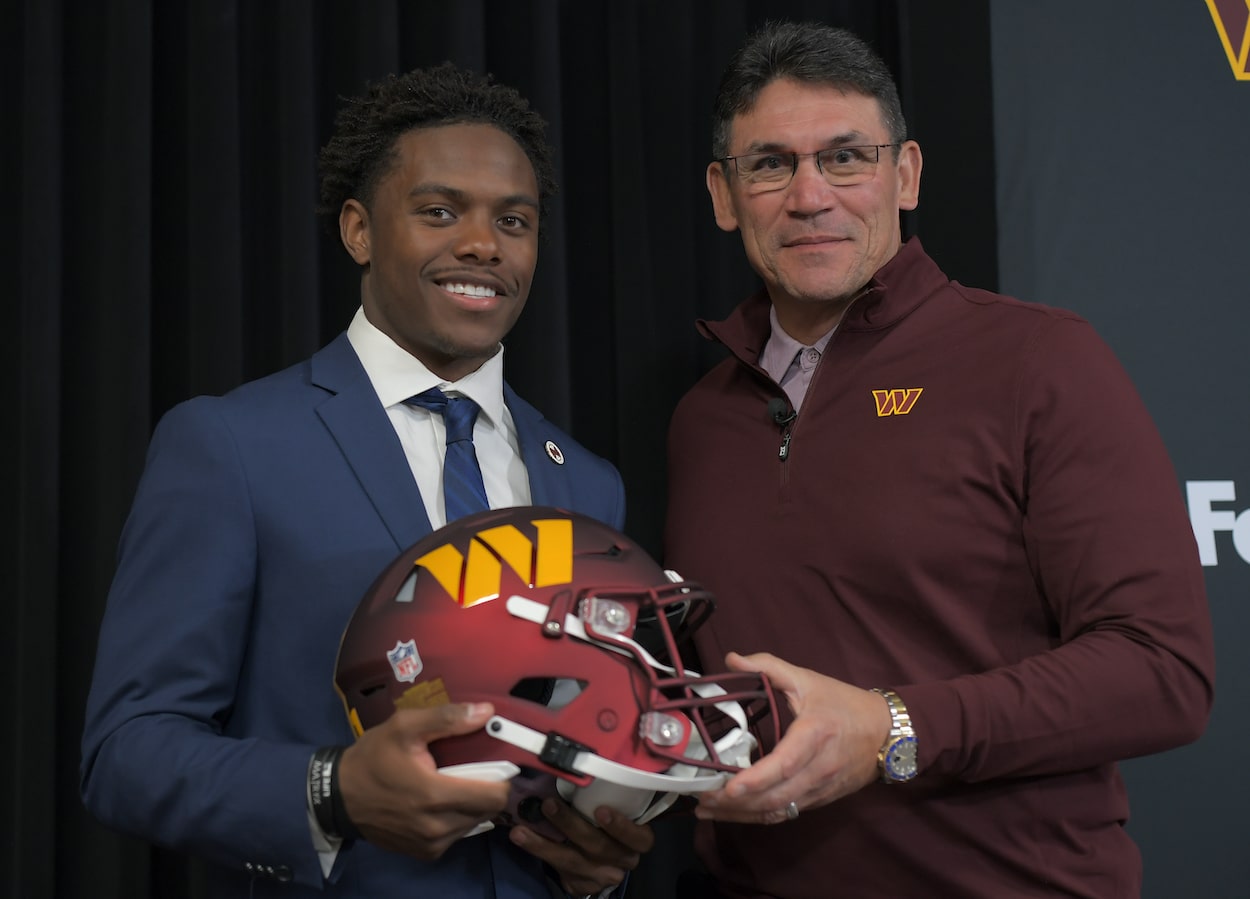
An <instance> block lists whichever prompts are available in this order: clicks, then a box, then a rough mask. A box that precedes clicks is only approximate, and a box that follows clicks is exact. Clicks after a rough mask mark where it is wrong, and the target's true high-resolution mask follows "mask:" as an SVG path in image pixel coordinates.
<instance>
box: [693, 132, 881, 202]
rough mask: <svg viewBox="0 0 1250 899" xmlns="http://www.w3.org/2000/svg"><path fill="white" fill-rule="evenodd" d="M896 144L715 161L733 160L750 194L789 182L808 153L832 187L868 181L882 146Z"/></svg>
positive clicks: (778, 153)
mask: <svg viewBox="0 0 1250 899" xmlns="http://www.w3.org/2000/svg"><path fill="white" fill-rule="evenodd" d="M898 146H900V145H899V144H868V145H866V146H862V147H829V148H828V149H825V150H817V151H816V152H815V153H781V152H776V151H773V152H770V153H747V154H746V155H743V156H724V157H722V158H721V159H719V160H717V161H718V162H722V163H725V164H728V163H729V162H731V161H732V162H733V164H734V170H735V171H736V172H737V173H738V178H739V179H740V180H741V181H742V182H743V183H744V184H745V185H746V186H747V190H749V191H750V192H751V193H765V192H766V191H770V190H782V189H783V188H785V187H786V186H788V185H789V184H790V181H791V179H793V178H794V173H795V172H797V171H798V170H799V160H800V159H805V158H807V157H808V156H811V157H814V158H815V160H816V168H817V169H819V170H820V173H821V174H822V175H824V176H825V180H826V181H827V182H829V184H831V185H833V186H834V187H845V186H848V185H851V184H863V183H864V182H865V181H871V180H872V179H873V176H874V175H875V174H876V173H877V160H878V159H879V158H880V156H881V151H882V150H883V149H885V148H886V147H898Z"/></svg>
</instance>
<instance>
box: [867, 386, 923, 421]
mask: <svg viewBox="0 0 1250 899" xmlns="http://www.w3.org/2000/svg"><path fill="white" fill-rule="evenodd" d="M922 393H924V388H923V387H905V388H901V389H898V388H896V389H894V390H874V391H873V392H872V398H873V399H874V400H876V401H877V417H878V418H881V417H884V416H886V415H906V414H907V413H908V412H910V411H911V410H912V406H914V405H916V400H918V399H920V394H922Z"/></svg>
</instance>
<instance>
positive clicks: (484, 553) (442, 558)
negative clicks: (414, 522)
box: [414, 518, 573, 609]
mask: <svg viewBox="0 0 1250 899" xmlns="http://www.w3.org/2000/svg"><path fill="white" fill-rule="evenodd" d="M530 524H532V525H533V526H534V532H535V539H533V540H531V539H530V538H529V537H527V536H526V535H525V534H522V533H521V532H520V531H519V530H517V528H515V527H514V526H513V525H510V524H505V525H501V526H499V527H493V528H487V529H486V530H483V531H478V532H477V533H476V534H475V535H474V536H473V539H472V541H470V543H469V551H468V553H462V552H461V551H460V550H458V549H456V547H454V546H452V545H451V544H450V543H444V544H443V545H442V546H440V547H438V548H437V549H434V550H431V551H430V552H428V553H426V554H425V555H423V556H422V557H421V558H419V559H417V560H416V562H415V563H414V564H416V565H418V566H420V567H421V568H424V569H425V570H426V571H428V572H429V573H430V574H432V575H433V576H434V578H435V580H437V581H438V582H439V583H440V584H441V585H442V587H443V589H444V590H446V591H447V595H448V596H450V597H451V598H452V599H454V600H455V601H456V602H457V603H459V604H460V605H462V606H464V607H465V608H466V609H467V608H468V607H469V606H472V605H475V604H476V603H479V602H486V601H487V600H490V599H496V598H498V596H499V592H500V589H501V585H502V579H503V566H504V565H507V566H508V567H509V568H511V569H512V571H513V572H514V573H515V574H516V576H517V577H519V578H520V579H521V580H522V581H523V582H524V583H526V584H529V585H531V586H534V587H549V586H552V585H554V584H567V583H569V582H571V581H572V580H573V522H572V521H571V520H570V519H568V518H548V519H538V520H536V521H532V522H530Z"/></svg>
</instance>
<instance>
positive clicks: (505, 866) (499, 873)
mask: <svg viewBox="0 0 1250 899" xmlns="http://www.w3.org/2000/svg"><path fill="white" fill-rule="evenodd" d="M321 163H322V211H323V212H325V213H327V214H329V215H331V216H332V217H333V218H334V219H336V220H337V222H338V226H339V233H340V235H341V237H342V241H343V244H344V246H345V247H346V248H347V251H348V253H349V254H351V256H352V258H353V259H354V260H355V261H356V262H357V263H358V264H359V265H360V270H361V308H360V310H359V311H358V312H357V313H356V316H355V318H354V319H353V321H352V322H351V324H350V326H349V327H348V329H347V331H346V333H344V334H342V335H340V336H339V337H338V338H336V339H335V340H334V341H333V342H332V343H330V344H329V345H328V346H327V347H325V348H324V349H322V350H321V351H320V352H318V353H317V354H316V355H314V356H313V357H312V358H311V359H309V360H307V361H306V362H303V363H301V364H300V365H297V366H295V367H293V368H291V369H288V370H286V371H283V372H280V373H278V374H276V375H273V376H270V377H268V378H264V379H261V380H259V381H256V382H253V383H250V384H246V385H244V386H242V387H240V388H239V389H237V390H235V391H233V392H232V393H230V394H228V395H226V396H224V397H199V398H196V399H193V400H191V401H189V402H186V403H183V404H182V405H180V406H178V407H177V408H175V409H173V410H172V411H171V412H170V413H169V414H168V415H167V416H165V418H164V419H163V420H162V422H161V423H160V425H159V426H158V428H157V430H156V433H155V435H154V436H153V439H152V445H151V448H150V451H149V456H148V462H147V468H146V470H145V472H144V475H143V478H142V480H141V482H140V485H139V489H138V492H137V494H136V497H135V501H134V507H133V509H132V511H131V514H130V517H129V520H128V521H127V524H126V528H125V532H124V534H123V538H122V545H121V553H120V560H119V564H118V569H117V574H116V577H115V580H114V583H113V586H112V589H111V591H110V594H109V600H108V607H107V611H106V613H105V617H104V622H103V625H102V628H101V633H100V641H99V651H98V655H97V661H96V670H95V676H94V680H93V683H92V687H91V693H90V698H89V700H88V707H87V717H86V729H85V733H84V737H83V759H82V794H83V799H84V801H85V803H86V804H87V806H88V808H89V809H90V810H91V811H92V812H93V813H94V814H95V815H96V816H98V817H99V818H100V819H101V820H102V821H103V822H105V823H106V824H107V825H109V826H111V827H114V828H116V829H118V830H121V831H124V832H127V833H131V834H135V835H138V836H141V837H143V838H145V839H148V840H151V841H153V842H157V843H160V844H162V845H166V846H171V847H174V848H177V849H179V850H182V851H185V852H187V853H190V854H192V855H195V856H199V857H201V858H203V859H205V860H207V861H208V862H209V863H210V864H209V878H210V884H209V895H211V896H213V897H233V896H239V897H243V896H247V897H256V899H259V897H264V896H284V897H299V896H308V897H311V896H351V897H366V899H367V897H378V899H383V897H384V899H394V897H399V896H405V897H416V896H437V897H440V899H454V897H463V899H479V897H480V899H487V897H497V899H519V897H540V896H541V897H546V896H551V895H555V896H560V895H562V894H563V893H564V892H565V891H567V892H568V893H572V894H577V895H582V894H598V893H600V892H601V891H602V892H603V893H605V894H606V893H607V892H608V891H609V890H610V889H611V888H613V887H614V886H616V885H618V884H620V883H621V882H622V880H623V879H624V877H625V874H626V872H627V871H628V870H629V868H631V867H632V866H634V865H635V864H637V861H638V858H639V856H640V854H641V853H643V852H645V851H647V850H648V849H650V847H651V844H652V840H653V837H652V834H651V831H650V829H649V828H646V827H643V826H639V825H636V824H634V823H633V822H632V821H630V820H628V819H626V818H624V817H623V816H621V815H618V814H615V813H612V812H611V811H610V810H606V809H602V810H600V812H599V813H598V815H597V819H598V824H599V825H600V826H598V827H596V826H595V825H594V824H591V823H590V822H587V821H585V820H584V819H582V818H581V817H580V816H579V815H578V814H577V813H575V812H574V811H573V810H572V809H570V808H568V807H567V806H564V805H562V804H560V803H548V806H547V808H545V809H544V811H545V813H546V814H547V815H548V817H549V818H550V820H551V822H552V823H553V824H554V825H555V826H556V827H558V828H559V829H560V830H562V831H563V832H564V833H565V834H566V835H567V836H568V838H569V841H568V842H567V843H556V842H553V841H551V840H547V839H544V838H543V837H542V836H541V835H539V834H537V833H535V832H534V831H533V830H531V829H528V828H525V827H515V828H512V829H511V830H510V831H504V830H501V829H496V830H494V831H492V832H490V833H488V834H485V835H480V836H474V837H472V838H469V839H461V837H463V836H464V835H465V834H466V833H468V832H469V831H470V830H472V829H473V828H474V827H476V826H477V825H478V824H479V823H480V822H482V821H485V820H488V819H490V818H492V817H493V816H494V815H496V814H497V813H498V812H500V811H501V810H502V809H503V808H504V805H505V803H506V800H507V795H508V784H507V783H492V782H486V781H477V780H463V779H456V778H451V777H446V776H442V775H440V774H438V773H437V771H436V769H435V763H434V761H433V759H432V758H431V756H430V754H429V752H428V751H427V745H428V744H429V743H430V742H431V741H433V740H436V739H437V738H439V737H443V736H450V735H455V734H461V733H466V732H469V731H472V730H474V729H476V728H479V727H481V726H482V725H483V724H484V722H485V721H486V720H487V718H488V717H489V715H490V714H491V708H490V707H489V706H488V705H471V706H470V705H447V706H443V707H441V708H434V709H401V710H398V711H397V712H396V714H395V715H393V716H392V717H391V718H390V719H389V720H388V721H387V722H385V723H384V724H382V725H380V726H378V727H375V728H373V729H371V730H369V731H366V732H365V733H364V735H363V736H362V737H361V738H360V739H359V741H356V742H354V743H353V741H352V735H351V732H350V730H349V727H348V723H347V719H346V716H345V715H344V711H343V707H342V704H341V702H340V700H339V698H338V696H337V695H336V694H335V692H334V690H333V688H332V685H331V684H332V681H331V679H332V676H333V672H334V664H335V654H336V652H337V650H338V645H339V638H340V636H341V634H342V631H343V627H344V625H345V624H346V622H347V620H348V619H349V618H350V616H351V613H352V611H353V609H354V608H355V606H356V603H357V602H358V601H359V600H360V598H361V597H362V596H363V594H364V592H365V591H366V589H367V588H368V587H369V585H370V583H371V582H372V581H373V579H374V578H375V577H376V575H377V574H378V573H379V572H380V571H381V570H382V569H383V567H385V565H386V564H387V563H388V562H390V561H391V559H393V558H394V557H395V556H396V555H397V554H398V553H399V552H400V551H401V550H403V549H404V548H406V547H408V546H410V545H411V544H413V543H415V542H416V541H417V540H418V539H420V538H421V537H423V536H424V535H426V534H428V533H429V532H430V531H431V530H432V529H435V528H437V527H440V526H441V525H443V524H444V523H445V511H444V507H443V496H442V487H441V471H442V461H443V434H444V431H443V427H444V426H443V423H442V420H441V416H440V415H439V414H437V413H435V412H431V411H428V410H426V409H424V408H421V407H417V406H413V405H408V404H407V403H405V400H407V399H409V398H410V397H413V396H414V395H416V394H420V393H422V392H424V391H426V390H427V389H429V388H434V387H441V388H442V389H443V390H444V391H445V392H446V393H448V394H450V395H453V396H456V395H458V396H463V397H468V398H470V399H472V400H474V401H475V402H476V403H477V405H478V406H479V407H480V409H481V411H480V413H479V414H478V417H477V421H476V424H475V425H474V431H473V439H474V445H475V448H476V452H477V456H478V459H479V461H480V463H481V467H482V471H483V481H484V484H485V488H486V494H487V498H488V500H489V502H490V504H491V506H493V507H502V506H512V505H527V504H531V503H532V504H536V505H552V506H561V507H565V508H568V509H572V510H575V511H578V512H582V513H584V514H587V515H590V516H593V517H595V518H597V519H600V520H602V521H604V522H605V523H607V524H609V525H612V526H613V527H616V528H620V527H621V526H622V524H623V521H624V492H623V488H622V485H621V479H620V476H619V474H618V473H617V471H616V469H615V468H613V467H612V465H611V464H609V463H608V462H607V461H605V460H603V459H601V458H598V457H596V456H594V455H592V454H591V453H589V452H588V451H587V450H585V449H584V448H583V447H581V446H579V445H578V444H577V443H576V442H574V441H573V440H572V438H570V437H569V436H568V435H567V434H565V433H563V432H561V431H560V430H559V429H558V428H556V427H555V426H554V425H552V424H551V423H550V422H548V421H546V420H545V419H544V418H543V417H542V415H541V414H540V413H539V412H538V411H537V410H535V409H534V408H533V407H532V406H530V405H529V404H528V403H526V402H525V401H524V400H522V399H520V398H519V397H518V396H516V394H515V393H513V392H512V391H511V389H510V388H509V387H508V386H507V384H506V383H505V382H504V380H503V372H502V368H503V349H502V346H501V343H500V341H501V340H502V338H503V337H504V335H506V334H507V333H508V331H509V330H510V329H511V328H512V326H513V324H514V323H515V322H516V320H517V317H518V316H519V315H520V314H521V310H522V308H523V306H524V305H525V300H526V297H527V296H528V294H529V289H530V282H531V279H532V276H533V273H534V267H535V264H536V262H537V256H538V231H539V222H540V213H541V209H542V206H543V203H544V201H545V199H546V198H547V197H548V196H549V195H550V193H551V192H552V190H553V189H554V178H553V174H552V164H551V159H550V152H549V148H548V147H547V145H546V143H545V139H544V137H543V123H542V120H541V119H540V118H539V117H538V115H537V114H536V113H534V112H532V111H531V110H530V109H529V108H528V105H527V104H526V102H525V101H524V100H523V99H522V98H521V97H520V95H519V94H517V93H516V92H515V91H513V90H511V89H509V88H506V87H503V86H501V85H496V84H493V83H491V82H490V80H489V79H483V78H480V77H478V76H475V75H472V74H470V73H467V72H464V71H461V70H458V69H456V68H454V67H452V66H450V65H444V66H440V67H437V68H434V69H430V70H424V71H422V70H418V71H415V72H411V73H409V74H407V75H405V76H402V77H399V78H394V77H392V78H390V79H388V80H386V81H383V82H381V83H379V84H376V85H374V86H372V87H371V88H370V90H369V92H368V93H367V95H365V96H364V97H361V98H359V99H356V100H354V101H352V102H350V103H349V104H348V105H347V107H346V108H345V109H344V110H343V111H342V113H341V114H340V116H339V119H338V122H337V127H336V133H335V135H334V137H333V139H332V140H331V141H330V142H329V144H327V146H326V147H325V149H324V150H323V151H322V157H321ZM349 744H350V745H349ZM325 746H348V748H347V749H346V750H345V751H344V752H343V754H342V755H341V757H340V758H339V762H338V769H339V789H340V798H341V803H342V810H343V811H344V812H345V813H346V815H347V816H348V818H349V819H350V822H351V824H352V825H353V827H352V828H344V830H348V831H349V832H350V830H353V829H354V830H356V831H358V832H359V834H360V836H358V837H355V838H347V839H344V838H343V836H344V835H343V834H335V833H333V832H327V828H326V827H324V826H322V823H323V822H322V820H321V819H319V818H318V816H317V815H316V814H314V811H313V810H312V809H311V808H310V802H309V798H308V789H307V779H308V772H309V770H310V761H311V759H312V758H313V756H314V753H316V752H317V751H318V750H319V748H321V747H325ZM332 829H333V828H331V830H332Z"/></svg>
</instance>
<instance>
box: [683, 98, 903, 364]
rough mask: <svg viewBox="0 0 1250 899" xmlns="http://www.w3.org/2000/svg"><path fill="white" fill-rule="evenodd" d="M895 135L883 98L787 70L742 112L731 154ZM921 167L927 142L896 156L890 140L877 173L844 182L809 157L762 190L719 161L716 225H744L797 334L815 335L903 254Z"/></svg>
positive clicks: (713, 178)
mask: <svg viewBox="0 0 1250 899" xmlns="http://www.w3.org/2000/svg"><path fill="white" fill-rule="evenodd" d="M889 142H890V134H889V131H888V130H887V129H886V126H885V124H884V122H883V121H882V118H881V108H880V105H879V104H878V103H877V101H876V100H875V99H874V98H872V97H869V96H867V95H865V94H859V93H847V92H844V91H842V90H840V89H838V88H836V87H831V86H828V85H823V84H809V83H806V82H800V81H794V80H791V79H788V78H782V79H778V80H776V81H773V82H771V83H769V84H768V85H767V86H766V87H764V88H763V90H761V91H760V93H759V95H758V97H757V98H756V100H755V104H754V105H753V106H752V107H751V109H749V110H748V111H747V112H744V113H741V114H740V115H738V116H736V117H735V118H734V120H733V123H732V127H731V129H730V136H729V153H730V155H735V156H737V155H742V154H747V153H759V152H763V151H777V152H782V153H787V154H788V153H799V154H804V153H816V152H817V151H819V150H824V149H827V148H829V147H835V146H855V145H861V146H862V145H868V144H886V143H889ZM920 165H921V159H920V147H919V146H918V145H917V144H916V143H915V142H914V141H906V142H904V143H903V145H902V147H900V148H899V150H898V155H897V158H896V157H895V153H894V152H893V151H892V150H891V149H890V148H883V149H882V150H881V153H880V158H879V160H878V162H877V165H876V171H875V173H874V174H873V177H872V178H871V179H869V180H867V181H864V182H862V183H858V184H849V185H843V186H837V187H835V186H832V185H830V184H829V183H828V182H827V181H825V178H824V176H823V175H822V174H821V173H820V171H819V170H818V169H817V167H816V160H815V157H812V156H807V157H804V158H802V159H800V160H799V165H798V170H797V171H796V172H795V174H794V178H793V180H792V181H790V183H789V184H788V185H787V186H786V187H785V188H783V189H781V190H774V191H769V192H762V193H756V192H752V191H751V190H749V189H748V188H749V185H747V184H744V183H743V182H742V181H741V180H740V179H739V178H738V175H737V174H736V170H735V168H734V164H733V163H732V162H731V163H730V164H729V168H728V171H726V170H725V168H724V167H723V166H722V165H721V163H719V162H713V163H712V164H711V165H710V166H708V171H707V186H708V191H709V192H710V193H711V195H712V207H713V210H714V211H715V214H716V223H717V224H718V225H719V226H720V227H721V228H723V229H724V230H726V231H733V230H735V229H738V230H740V231H741V232H742V243H743V246H744V247H745V248H746V254H747V258H748V259H749V260H750V262H751V266H752V267H753V268H754V269H755V270H756V271H757V272H758V273H759V275H760V277H761V278H763V280H764V283H765V286H766V287H767V288H768V293H769V296H770V298H771V299H772V301H773V305H774V306H775V307H776V309H777V317H778V320H779V321H780V322H781V324H782V327H784V328H785V330H786V331H787V332H788V333H789V334H790V335H791V336H792V337H794V338H796V339H798V340H800V341H805V342H810V341H814V340H815V339H816V338H818V337H820V336H821V335H823V334H824V333H825V332H826V331H828V330H829V329H830V328H831V327H833V325H834V324H836V323H837V321H838V319H839V318H840V317H841V315H842V313H843V311H844V310H845V308H846V306H847V304H848V303H849V302H850V301H851V299H853V298H854V297H855V295H856V294H857V293H858V292H859V291H860V290H861V289H862V288H863V287H864V285H866V284H867V283H868V282H869V280H871V279H872V276H873V275H874V274H875V273H876V272H877V270H878V269H879V268H881V266H883V265H884V264H885V263H886V262H888V261H889V260H890V259H891V258H892V257H893V256H894V254H895V253H897V252H898V249H899V246H900V243H901V236H900V229H899V210H900V209H914V208H915V207H916V203H917V201H918V199H919V192H920Z"/></svg>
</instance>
